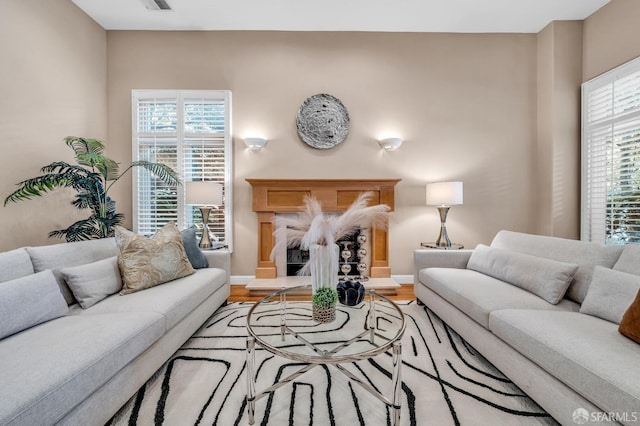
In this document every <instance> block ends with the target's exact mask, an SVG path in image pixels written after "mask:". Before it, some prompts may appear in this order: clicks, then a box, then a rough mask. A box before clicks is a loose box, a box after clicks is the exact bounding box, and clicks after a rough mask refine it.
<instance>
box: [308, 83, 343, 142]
mask: <svg viewBox="0 0 640 426" xmlns="http://www.w3.org/2000/svg"><path fill="white" fill-rule="evenodd" d="M296 127H297V128H298V134H299V135H300V138H301V139H302V140H303V141H304V142H306V143H307V144H308V145H309V146H312V147H314V148H319V149H328V148H333V147H334V146H336V145H338V144H339V143H340V142H342V141H343V140H344V139H345V138H346V137H347V134H349V113H348V112H347V109H346V108H345V107H344V105H342V102H340V99H338V98H336V97H334V96H331V95H327V94H324V93H322V94H319V95H313V96H311V97H309V98H307V99H306V100H305V101H304V102H303V103H302V105H301V106H300V108H299V109H298V115H297V116H296Z"/></svg>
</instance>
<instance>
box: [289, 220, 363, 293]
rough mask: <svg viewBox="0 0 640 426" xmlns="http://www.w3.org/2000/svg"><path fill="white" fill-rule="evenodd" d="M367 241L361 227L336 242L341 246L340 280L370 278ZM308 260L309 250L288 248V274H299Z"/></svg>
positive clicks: (339, 255)
mask: <svg viewBox="0 0 640 426" xmlns="http://www.w3.org/2000/svg"><path fill="white" fill-rule="evenodd" d="M367 241H368V238H367V235H366V233H365V232H364V229H362V228H359V229H357V230H356V231H355V232H353V233H352V234H349V235H347V236H345V237H344V238H341V239H340V240H339V241H337V242H336V244H338V247H339V248H340V250H339V251H338V257H339V259H338V262H339V266H338V278H339V279H340V280H360V281H366V280H367V279H368V276H367V273H368V267H367V254H368V251H367V247H366V246H367ZM308 260H309V251H308V250H302V249H300V247H289V248H287V257H286V262H287V263H286V267H287V276H289V277H290V276H295V275H297V274H298V271H300V269H301V268H302V267H303V266H304V264H305V263H307V261H308Z"/></svg>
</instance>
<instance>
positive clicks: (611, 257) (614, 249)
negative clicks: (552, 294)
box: [491, 231, 622, 303]
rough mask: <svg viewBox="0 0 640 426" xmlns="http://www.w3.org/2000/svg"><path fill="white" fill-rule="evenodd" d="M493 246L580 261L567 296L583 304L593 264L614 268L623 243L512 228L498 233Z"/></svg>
mask: <svg viewBox="0 0 640 426" xmlns="http://www.w3.org/2000/svg"><path fill="white" fill-rule="evenodd" d="M491 247H497V248H503V249H507V250H514V251H517V252H519V253H524V254H530V255H533V256H538V257H544V258H547V259H553V260H557V261H560V262H568V263H575V264H577V265H578V270H577V271H576V274H575V275H574V277H573V281H572V282H571V284H570V285H569V289H568V290H567V294H566V297H567V298H569V299H571V300H573V301H574V302H578V303H582V302H583V301H584V298H585V297H586V296H587V290H588V289H589V284H590V283H591V277H592V276H593V269H594V267H595V266H596V265H600V266H604V267H605V268H611V267H613V265H614V264H615V263H616V261H617V260H618V257H619V256H620V253H621V252H622V246H605V245H603V244H598V243H589V242H585V241H577V240H569V239H565V238H557V237H546V236H542V235H531V234H523V233H520V232H512V231H500V232H498V233H497V234H496V236H495V238H494V239H493V241H492V242H491Z"/></svg>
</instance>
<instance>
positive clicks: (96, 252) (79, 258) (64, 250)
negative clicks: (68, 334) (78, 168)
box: [27, 238, 118, 305]
mask: <svg viewBox="0 0 640 426" xmlns="http://www.w3.org/2000/svg"><path fill="white" fill-rule="evenodd" d="M27 252H28V253H29V256H30V257H31V262H32V263H33V269H34V271H35V272H41V271H45V270H47V269H51V270H52V271H53V275H55V277H56V280H57V281H58V285H59V286H60V291H61V292H62V295H63V296H64V298H65V300H66V301H67V304H68V305H71V304H73V303H75V302H76V301H75V299H74V298H73V294H72V293H71V290H70V289H69V287H68V286H67V284H66V283H65V282H64V279H63V278H62V276H61V275H60V269H62V268H67V267H71V266H78V265H84V264H85V263H91V262H95V261H97V260H102V259H106V258H107V257H112V256H116V255H117V254H118V249H117V247H116V242H115V240H114V239H113V238H103V239H99V240H90V241H78V242H73V243H62V244H53V245H50V246H40V247H27Z"/></svg>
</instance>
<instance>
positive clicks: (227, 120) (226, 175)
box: [132, 90, 233, 250]
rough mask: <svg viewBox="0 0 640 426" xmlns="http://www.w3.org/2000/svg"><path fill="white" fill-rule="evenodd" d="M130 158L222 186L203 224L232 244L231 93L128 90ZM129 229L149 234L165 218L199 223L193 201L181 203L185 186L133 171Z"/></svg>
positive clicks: (181, 223) (184, 179) (184, 177)
mask: <svg viewBox="0 0 640 426" xmlns="http://www.w3.org/2000/svg"><path fill="white" fill-rule="evenodd" d="M132 103H133V105H132V106H133V108H132V110H133V156H134V160H147V161H153V162H161V163H163V164H167V165H168V166H170V167H172V168H173V169H174V170H175V171H176V172H178V174H179V176H180V179H181V180H182V182H183V183H184V182H190V181H202V180H204V181H215V182H219V183H220V184H222V185H223V196H224V197H223V200H224V201H223V203H224V205H223V206H220V207H219V208H218V209H216V210H213V211H212V212H211V215H210V219H209V229H210V231H211V232H213V233H214V234H215V236H216V237H217V238H218V239H219V240H221V241H223V242H224V243H225V244H226V245H227V246H229V249H230V250H231V249H232V241H231V236H232V235H233V234H232V224H233V218H232V217H231V214H232V206H231V202H232V199H233V198H232V187H231V182H232V181H231V162H232V146H231V93H230V92H228V91H217V90H208V91H207V90H204V91H192V90H187V91H170V90H160V91H146V90H134V91H132ZM133 180H134V182H133V192H134V206H133V209H134V231H136V232H139V233H141V234H145V235H151V234H153V233H154V232H155V231H156V230H158V229H159V228H160V227H162V226H164V225H165V224H166V223H169V222H176V223H177V224H178V226H179V227H180V228H181V229H182V228H185V227H188V226H191V225H193V224H197V225H198V226H200V227H201V225H202V218H201V216H200V211H199V209H198V208H197V207H196V206H191V205H186V204H185V193H184V188H185V185H184V184H183V185H179V186H178V187H177V188H175V187H173V188H172V187H169V186H168V185H166V184H164V183H162V182H161V181H158V180H157V179H154V177H153V176H152V175H151V173H149V172H148V171H146V170H143V169H142V168H138V169H137V170H135V173H134V179H133Z"/></svg>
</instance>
